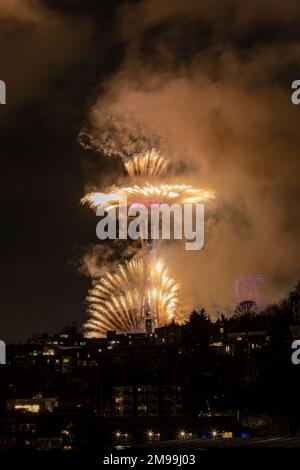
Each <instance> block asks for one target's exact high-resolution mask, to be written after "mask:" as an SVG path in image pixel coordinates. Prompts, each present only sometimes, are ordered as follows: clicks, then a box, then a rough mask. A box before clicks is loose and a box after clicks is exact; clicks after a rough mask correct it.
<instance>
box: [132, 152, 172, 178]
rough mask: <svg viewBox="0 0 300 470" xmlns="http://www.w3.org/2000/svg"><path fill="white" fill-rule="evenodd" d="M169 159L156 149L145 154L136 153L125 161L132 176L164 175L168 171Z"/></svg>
mask: <svg viewBox="0 0 300 470" xmlns="http://www.w3.org/2000/svg"><path fill="white" fill-rule="evenodd" d="M168 164H169V160H166V159H165V158H164V157H162V156H161V155H160V154H159V152H157V151H156V150H155V149H151V150H150V151H148V152H146V153H145V154H144V155H140V154H138V155H134V156H133V157H132V158H131V159H130V160H128V161H127V162H126V163H125V167H126V170H127V172H128V174H129V175H130V176H162V175H164V174H165V173H166V170H167V168H168Z"/></svg>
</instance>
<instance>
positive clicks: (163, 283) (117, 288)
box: [84, 257, 183, 338]
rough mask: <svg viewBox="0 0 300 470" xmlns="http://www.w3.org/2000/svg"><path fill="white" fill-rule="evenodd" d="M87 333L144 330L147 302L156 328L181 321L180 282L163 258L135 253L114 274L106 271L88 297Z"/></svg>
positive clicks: (92, 335) (97, 334)
mask: <svg viewBox="0 0 300 470" xmlns="http://www.w3.org/2000/svg"><path fill="white" fill-rule="evenodd" d="M87 302H88V315H89V319H88V320H87V322H86V323H85V325H84V328H85V333H86V336H87V337H93V338H95V337H96V338H97V337H98V338H101V337H104V336H106V332H107V331H108V330H115V331H117V332H118V333H129V332H131V333H137V332H144V331H145V318H146V312H145V309H144V307H145V305H146V304H148V305H149V306H150V308H151V321H152V324H153V327H154V328H157V327H160V326H164V325H167V324H169V323H170V322H171V321H172V320H175V321H176V322H179V323H181V322H182V321H183V316H182V315H181V308H180V300H179V285H178V284H177V283H176V282H175V281H174V279H172V277H170V275H169V273H168V269H167V268H166V266H165V264H164V263H163V261H161V260H159V259H157V258H155V257H152V258H151V259H150V260H149V259H147V258H146V257H144V258H140V257H135V258H133V259H131V260H130V261H128V262H126V263H125V264H123V265H119V266H118V268H117V270H116V271H115V272H114V273H113V274H111V273H107V274H106V275H105V276H103V277H102V278H101V279H100V280H99V281H98V282H96V283H95V285H94V287H93V289H92V290H91V291H90V292H89V294H88V297H87Z"/></svg>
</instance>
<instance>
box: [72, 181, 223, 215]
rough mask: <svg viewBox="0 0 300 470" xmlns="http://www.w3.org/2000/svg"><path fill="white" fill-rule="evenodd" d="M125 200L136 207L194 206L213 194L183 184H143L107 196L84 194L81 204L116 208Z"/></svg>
mask: <svg viewBox="0 0 300 470" xmlns="http://www.w3.org/2000/svg"><path fill="white" fill-rule="evenodd" d="M124 197H126V198H127V205H128V206H132V205H135V206H137V205H138V204H144V205H145V206H149V205H151V204H168V203H170V204H175V203H177V204H196V203H200V202H205V201H208V200H210V199H214V197H215V193H214V192H213V191H210V190H208V189H198V188H194V187H193V186H190V185H185V184H158V185H153V184H150V183H145V184H144V185H143V186H140V185H134V186H127V187H122V188H117V189H115V191H113V192H111V193H109V194H107V193H101V192H94V193H89V194H86V195H85V196H84V197H83V198H82V199H81V203H82V204H88V205H89V206H90V207H92V208H94V209H95V208H97V207H99V206H102V205H107V206H110V207H111V208H113V207H118V205H119V203H120V200H122V198H124Z"/></svg>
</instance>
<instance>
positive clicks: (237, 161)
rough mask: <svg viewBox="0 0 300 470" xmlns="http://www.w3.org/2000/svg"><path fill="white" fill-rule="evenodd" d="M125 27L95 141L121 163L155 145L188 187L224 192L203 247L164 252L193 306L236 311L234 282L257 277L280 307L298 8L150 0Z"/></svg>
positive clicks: (265, 295) (297, 233) (299, 138)
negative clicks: (181, 166) (183, 169)
mask: <svg viewBox="0 0 300 470" xmlns="http://www.w3.org/2000/svg"><path fill="white" fill-rule="evenodd" d="M224 3H225V2H224ZM118 21H119V28H118V31H119V35H120V37H119V39H120V41H123V42H125V43H126V45H127V47H126V53H125V56H124V58H123V61H122V63H121V66H120V68H119V70H118V71H117V72H116V73H115V75H114V76H113V77H110V78H109V80H107V81H106V82H104V83H102V90H104V92H102V93H101V95H100V96H99V97H98V99H97V102H96V103H95V105H94V106H93V108H92V109H91V112H90V125H91V130H90V139H91V140H93V139H94V142H97V143H98V150H100V151H101V152H103V153H106V154H107V155H115V156H120V157H121V158H126V156H127V155H128V154H129V155H130V153H132V152H134V149H135V147H134V146H135V145H139V142H141V145H145V146H147V145H148V143H149V145H152V142H153V141H154V140H155V141H156V143H157V145H158V146H159V149H160V150H161V151H162V152H163V153H165V154H166V156H167V157H168V158H170V159H171V160H172V161H173V163H174V164H178V162H181V161H185V162H187V161H188V162H190V165H191V167H192V168H193V176H191V174H190V173H189V174H188V175H187V181H188V182H189V183H192V184H195V185H197V186H200V187H209V188H211V189H213V190H215V191H216V193H217V199H216V201H215V202H214V203H213V204H211V205H207V207H206V241H205V248H204V250H202V251H199V252H187V251H184V249H183V248H182V247H181V246H180V245H178V244H174V245H166V244H163V245H162V247H161V250H162V252H163V253H162V254H163V256H164V257H165V258H166V259H167V261H168V263H169V265H170V269H171V272H172V275H173V274H174V275H175V276H176V277H177V279H178V280H179V281H180V282H181V284H182V286H183V289H184V292H185V295H186V297H187V298H188V299H190V300H191V303H192V304H193V305H194V306H195V307H196V306H202V305H203V306H205V307H206V308H208V309H209V311H211V313H217V312H218V311H230V309H231V308H232V305H233V304H234V303H235V302H236V298H235V294H234V284H235V280H236V278H238V277H241V276H249V275H256V274H263V276H264V279H265V281H264V282H262V283H261V285H259V286H258V289H259V290H260V293H261V300H262V303H263V304H266V303H268V302H272V301H277V300H278V299H279V298H280V297H281V296H282V295H284V293H286V292H287V291H288V290H289V289H290V288H291V287H292V286H293V284H295V283H296V281H297V280H298V279H299V275H300V270H299V255H300V245H299V238H300V224H299V217H298V214H297V211H298V207H299V202H300V189H299V174H300V160H299V155H298V153H299V148H300V133H299V124H298V123H299V112H300V110H299V108H297V107H296V106H293V105H292V103H291V99H290V95H291V90H290V86H291V83H292V81H293V80H294V79H297V78H299V73H300V59H299V57H300V37H299V36H300V33H299V29H298V25H299V21H300V5H299V4H296V2H294V1H286V2H284V4H282V2H280V1H273V0H272V1H271V0H264V1H251V2H247V1H246V2H238V1H228V2H226V5H220V2H217V1H214V0H213V1H212V0H210V1H209V2H208V1H206V2H198V1H193V0H191V1H189V2H186V1H183V0H182V1H181V0H179V1H177V2H173V1H171V0H160V1H158V0H144V1H142V2H140V3H138V4H136V3H135V4H134V5H129V4H126V5H124V6H123V7H122V8H120V10H119V16H118ZM272 26H276V27H274V28H272ZM274 31H276V33H275V32H274ZM108 120H109V123H110V124H109V125H108ZM112 120H113V122H117V123H118V125H117V126H111V122H112ZM112 129H113V130H112ZM130 136H131V140H130ZM132 136H134V137H133V138H132ZM96 146H97V145H96Z"/></svg>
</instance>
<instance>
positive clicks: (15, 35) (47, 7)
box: [0, 0, 93, 113]
mask: <svg viewBox="0 0 300 470" xmlns="http://www.w3.org/2000/svg"><path fill="white" fill-rule="evenodd" d="M52 6H53V5H52ZM0 32H1V43H0V57H1V77H0V78H1V80H4V81H5V82H6V85H7V103H8V106H6V107H5V108H2V111H3V113H4V112H9V111H10V110H12V109H14V108H15V106H18V105H20V104H21V105H22V104H24V103H26V102H31V101H32V100H33V99H37V98H38V97H39V96H41V95H43V94H44V93H45V91H47V86H48V85H49V83H50V84H51V83H52V82H53V81H54V80H56V79H57V78H58V77H60V76H61V75H62V74H63V73H64V72H65V71H66V70H68V69H69V68H70V67H71V66H73V65H74V64H76V63H78V61H79V59H81V58H82V56H84V55H85V54H87V52H88V46H89V42H90V38H91V35H92V34H93V25H92V23H91V21H88V20H87V19H85V18H82V17H81V18H76V16H72V15H71V16H67V15H63V14H60V13H58V12H57V11H55V10H54V9H53V8H51V2H47V1H46V0H1V1H0Z"/></svg>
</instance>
